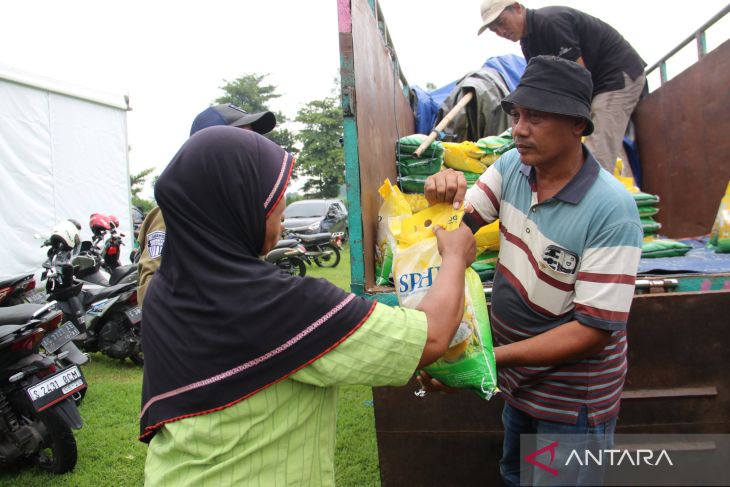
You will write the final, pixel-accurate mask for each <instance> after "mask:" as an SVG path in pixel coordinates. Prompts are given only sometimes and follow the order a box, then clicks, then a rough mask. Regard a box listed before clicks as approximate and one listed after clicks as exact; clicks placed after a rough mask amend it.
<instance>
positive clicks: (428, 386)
mask: <svg viewBox="0 0 730 487" xmlns="http://www.w3.org/2000/svg"><path fill="white" fill-rule="evenodd" d="M416 380H417V381H418V383H419V384H420V385H421V388H422V389H423V390H424V391H426V392H443V393H446V392H448V393H454V392H456V391H458V390H459V389H456V388H455V387H449V386H445V385H443V384H442V383H441V382H440V381H438V380H436V379H434V378H433V377H431V376H430V375H428V374H427V373H426V372H424V371H422V370H421V371H419V372H418V375H417V376H416Z"/></svg>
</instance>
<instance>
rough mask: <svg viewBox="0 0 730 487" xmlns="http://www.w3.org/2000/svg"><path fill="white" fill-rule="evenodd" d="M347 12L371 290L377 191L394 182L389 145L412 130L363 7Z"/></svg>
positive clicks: (358, 2) (357, 2) (356, 4)
mask: <svg viewBox="0 0 730 487" xmlns="http://www.w3.org/2000/svg"><path fill="white" fill-rule="evenodd" d="M351 8H352V44H353V52H354V62H355V93H354V94H353V96H352V103H354V111H355V114H356V120H357V139H358V153H359V158H360V192H361V205H362V222H363V251H364V265H365V286H366V288H367V289H371V288H372V287H373V285H374V282H375V279H374V274H375V272H374V266H375V260H374V251H373V249H374V247H375V228H376V225H377V220H378V210H379V209H380V195H378V188H379V187H380V185H381V184H383V180H384V179H385V178H390V180H391V182H395V177H396V173H395V143H396V140H397V139H398V138H399V137H402V136H405V135H410V134H412V133H413V132H414V131H415V125H414V123H415V122H414V117H413V111H412V110H411V107H410V105H409V103H408V100H407V99H406V97H405V96H404V94H403V88H402V85H401V84H400V82H399V79H398V73H397V71H395V69H394V66H393V62H392V60H391V57H390V54H389V51H388V48H387V47H386V44H385V40H384V38H383V35H382V34H381V32H380V29H379V27H378V22H377V20H376V18H375V15H374V13H373V10H372V9H371V7H370V5H369V2H368V1H367V0H352V2H351Z"/></svg>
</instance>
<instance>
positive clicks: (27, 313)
mask: <svg viewBox="0 0 730 487" xmlns="http://www.w3.org/2000/svg"><path fill="white" fill-rule="evenodd" d="M44 306H45V304H30V303H26V304H18V305H17V306H9V307H7V308H0V325H17V324H19V323H20V324H22V325H23V326H24V325H25V324H26V323H28V322H29V321H30V320H32V319H33V313H35V312H36V311H38V310H39V309H41V308H43V307H44Z"/></svg>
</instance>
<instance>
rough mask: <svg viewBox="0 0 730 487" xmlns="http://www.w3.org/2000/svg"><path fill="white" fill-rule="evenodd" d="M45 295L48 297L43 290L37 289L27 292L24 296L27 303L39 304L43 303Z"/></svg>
mask: <svg viewBox="0 0 730 487" xmlns="http://www.w3.org/2000/svg"><path fill="white" fill-rule="evenodd" d="M47 297H48V295H47V294H46V292H45V291H44V290H42V289H37V290H35V291H33V292H32V293H30V294H27V295H26V296H25V299H26V300H27V301H28V302H29V303H32V304H40V303H45V302H46V298H47Z"/></svg>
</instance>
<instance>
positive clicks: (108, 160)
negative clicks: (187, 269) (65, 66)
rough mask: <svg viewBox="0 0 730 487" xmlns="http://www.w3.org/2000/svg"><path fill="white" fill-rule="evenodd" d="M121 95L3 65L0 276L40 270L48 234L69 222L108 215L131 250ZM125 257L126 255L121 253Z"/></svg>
mask: <svg viewBox="0 0 730 487" xmlns="http://www.w3.org/2000/svg"><path fill="white" fill-rule="evenodd" d="M127 108H128V107H127V103H126V101H125V98H124V97H123V96H111V95H106V94H101V93H93V92H92V91H91V90H85V89H81V88H78V87H73V86H70V85H66V84H63V83H60V82H58V81H54V80H50V79H44V78H41V77H37V76H33V75H29V74H27V73H21V72H18V71H15V70H13V69H11V68H7V67H3V66H0V181H2V183H1V184H2V189H1V190H0V231H1V232H2V235H3V238H2V244H0V278H4V277H10V276H13V275H16V274H21V273H34V272H37V271H38V270H39V269H40V267H41V264H42V263H43V261H44V259H45V253H44V251H43V250H42V249H41V248H40V243H41V242H40V241H38V240H36V239H34V237H33V235H34V234H35V233H37V234H40V235H42V236H48V235H50V233H51V229H52V228H53V227H54V226H55V224H56V223H58V222H60V221H62V220H64V219H67V218H73V219H75V220H77V221H78V222H80V223H81V224H82V233H81V236H82V239H90V238H91V231H90V230H89V228H88V221H89V215H90V214H91V213H104V214H113V215H115V216H117V217H118V218H119V220H120V223H121V231H122V233H124V234H125V235H126V237H125V243H126V244H127V246H128V247H127V249H130V250H131V244H132V237H131V233H132V232H131V229H132V225H131V213H130V191H129V163H128V157H127V152H128V145H127V114H126V111H127ZM122 255H123V257H124V255H128V252H123V254H122Z"/></svg>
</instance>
